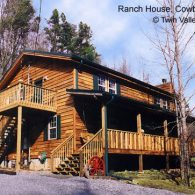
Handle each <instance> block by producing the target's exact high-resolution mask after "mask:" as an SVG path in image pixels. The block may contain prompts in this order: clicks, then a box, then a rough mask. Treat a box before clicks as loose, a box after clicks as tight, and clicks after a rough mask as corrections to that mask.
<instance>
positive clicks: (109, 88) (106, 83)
mask: <svg viewBox="0 0 195 195" xmlns="http://www.w3.org/2000/svg"><path fill="white" fill-rule="evenodd" d="M98 90H100V91H106V92H109V93H112V94H116V93H117V90H116V81H115V80H113V79H109V78H106V77H105V76H99V77H98Z"/></svg>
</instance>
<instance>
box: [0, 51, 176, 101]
mask: <svg viewBox="0 0 195 195" xmlns="http://www.w3.org/2000/svg"><path fill="white" fill-rule="evenodd" d="M30 56H31V57H32V56H33V57H42V58H48V59H56V60H69V61H73V62H74V65H75V66H78V65H82V66H83V67H86V68H90V69H93V70H94V71H100V72H102V73H105V74H108V75H109V76H113V77H115V78H116V79H119V80H122V81H123V82H128V83H131V84H133V85H136V86H138V87H141V88H143V89H145V90H150V91H151V92H153V93H156V94H161V95H163V96H166V97H167V98H171V99H172V98H173V94H170V93H169V92H166V91H164V90H162V89H160V88H158V87H155V86H153V85H150V84H148V83H145V82H143V81H140V80H138V79H135V78H133V77H130V76H128V75H125V74H122V73H120V72H118V71H115V70H112V69H110V68H108V67H105V66H102V65H100V64H97V63H94V62H91V61H89V60H86V59H84V58H81V57H79V56H77V55H74V54H64V53H52V52H44V51H36V50H25V51H24V52H23V53H22V54H21V55H20V56H19V57H18V58H17V59H16V61H15V63H14V64H13V65H12V66H11V68H10V69H9V70H8V71H7V73H6V74H5V75H4V76H3V78H2V79H1V81H0V89H2V88H3V87H4V86H5V85H6V84H7V83H8V82H9V80H10V79H11V78H12V76H13V75H14V73H15V71H16V70H17V69H18V68H19V67H20V65H21V64H22V62H23V60H24V58H25V57H30Z"/></svg>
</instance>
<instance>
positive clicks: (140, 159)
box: [137, 114, 143, 173]
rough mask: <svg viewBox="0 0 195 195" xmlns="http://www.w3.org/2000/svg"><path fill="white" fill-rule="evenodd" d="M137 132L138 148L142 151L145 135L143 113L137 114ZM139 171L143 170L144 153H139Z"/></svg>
mask: <svg viewBox="0 0 195 195" xmlns="http://www.w3.org/2000/svg"><path fill="white" fill-rule="evenodd" d="M137 132H138V137H139V140H138V147H139V148H138V149H139V150H140V151H142V150H143V135H142V122H141V114H138V115H137ZM139 172H140V173H141V172H143V154H139Z"/></svg>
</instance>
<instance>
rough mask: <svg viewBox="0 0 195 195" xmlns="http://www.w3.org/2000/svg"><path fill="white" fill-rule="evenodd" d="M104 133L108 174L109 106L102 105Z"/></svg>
mask: <svg viewBox="0 0 195 195" xmlns="http://www.w3.org/2000/svg"><path fill="white" fill-rule="evenodd" d="M102 134H103V148H104V161H105V174H106V175H108V124H107V106H106V105H104V104H103V105H102Z"/></svg>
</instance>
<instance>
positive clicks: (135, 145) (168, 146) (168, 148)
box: [108, 129, 179, 153]
mask: <svg viewBox="0 0 195 195" xmlns="http://www.w3.org/2000/svg"><path fill="white" fill-rule="evenodd" d="M108 148H109V149H129V150H135V151H148V152H156V153H158V152H162V153H164V152H169V153H170V152H172V153H179V139H178V138H173V137H167V138H166V137H165V136H158V135H151V134H144V133H137V132H129V131H120V130H114V129H109V130H108Z"/></svg>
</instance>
